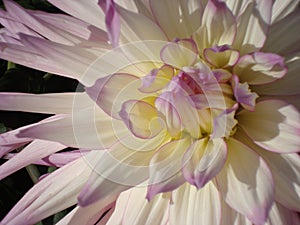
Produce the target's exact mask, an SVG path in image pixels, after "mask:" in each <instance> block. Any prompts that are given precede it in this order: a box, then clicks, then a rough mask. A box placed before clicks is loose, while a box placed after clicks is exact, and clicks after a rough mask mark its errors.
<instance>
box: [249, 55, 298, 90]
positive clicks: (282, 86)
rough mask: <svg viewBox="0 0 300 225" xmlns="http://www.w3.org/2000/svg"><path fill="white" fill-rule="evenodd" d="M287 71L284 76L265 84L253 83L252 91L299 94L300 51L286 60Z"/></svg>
mask: <svg viewBox="0 0 300 225" xmlns="http://www.w3.org/2000/svg"><path fill="white" fill-rule="evenodd" d="M286 67H287V68H288V69H287V73H286V75H285V76H284V77H282V78H281V79H279V80H276V81H275V82H272V83H269V84H266V85H255V86H253V87H251V88H252V90H253V91H255V92H257V93H258V94H261V95H286V96H287V95H298V94H300V88H299V85H298V84H299V82H300V76H299V69H300V52H297V53H295V55H294V56H293V57H292V58H291V59H290V60H288V61H287V62H286Z"/></svg>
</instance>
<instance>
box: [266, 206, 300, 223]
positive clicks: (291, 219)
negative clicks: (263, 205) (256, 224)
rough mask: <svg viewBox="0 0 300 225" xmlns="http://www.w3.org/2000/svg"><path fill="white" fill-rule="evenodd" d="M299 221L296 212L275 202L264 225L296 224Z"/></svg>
mask: <svg viewBox="0 0 300 225" xmlns="http://www.w3.org/2000/svg"><path fill="white" fill-rule="evenodd" d="M299 223H300V219H299V215H298V214H297V212H294V211H292V210H289V209H287V208H285V207H283V206H282V205H280V204H279V203H277V202H275V203H274V205H273V207H272V208H271V211H270V213H269V219H268V221H267V223H265V224H264V225H287V224H290V225H297V224H299Z"/></svg>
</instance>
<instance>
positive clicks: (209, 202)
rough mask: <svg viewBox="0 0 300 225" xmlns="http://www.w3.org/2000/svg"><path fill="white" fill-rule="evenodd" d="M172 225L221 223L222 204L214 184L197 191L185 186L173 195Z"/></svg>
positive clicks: (210, 183)
mask: <svg viewBox="0 0 300 225" xmlns="http://www.w3.org/2000/svg"><path fill="white" fill-rule="evenodd" d="M172 200H173V204H171V207H170V217H169V222H170V224H174V225H181V224H215V225H218V224H220V222H221V202H220V196H219V192H218V190H217V188H216V187H215V185H214V184H213V183H212V182H209V183H207V184H206V185H205V186H204V187H203V188H201V189H199V190H197V188H196V187H194V186H192V185H190V184H184V185H182V186H181V187H180V188H178V189H177V190H176V191H174V192H173V193H172Z"/></svg>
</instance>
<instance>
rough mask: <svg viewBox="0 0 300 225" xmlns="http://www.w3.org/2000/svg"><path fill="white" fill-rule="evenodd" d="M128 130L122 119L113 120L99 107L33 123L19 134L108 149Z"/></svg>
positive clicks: (75, 145)
mask: <svg viewBox="0 0 300 225" xmlns="http://www.w3.org/2000/svg"><path fill="white" fill-rule="evenodd" d="M124 132H125V133H124ZM126 133H127V134H128V133H129V132H128V129H127V128H126V126H125V125H123V123H122V121H116V120H115V121H114V122H112V120H111V118H110V117H109V116H107V115H106V114H105V113H104V112H103V111H102V110H100V109H99V108H95V109H94V108H89V109H85V110H82V111H78V112H74V115H64V116H62V117H61V118H57V119H56V120H53V121H49V122H45V123H37V124H33V125H32V126H30V127H28V128H25V129H21V130H20V132H19V134H18V137H21V138H24V137H26V138H37V139H43V140H49V141H54V142H60V143H63V144H64V145H66V146H69V147H75V148H87V149H105V148H106V147H108V146H111V145H112V144H113V143H115V142H116V141H117V139H118V137H122V136H124V135H125V134H126Z"/></svg>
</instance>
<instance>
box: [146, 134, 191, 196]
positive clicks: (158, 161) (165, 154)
mask: <svg viewBox="0 0 300 225" xmlns="http://www.w3.org/2000/svg"><path fill="white" fill-rule="evenodd" d="M190 144H191V140H190V138H188V137H184V138H182V139H179V140H175V141H172V142H169V143H167V144H165V145H163V146H162V147H161V148H160V149H159V150H158V151H157V153H156V154H155V155H154V156H153V158H152V159H151V163H150V178H149V182H148V191H147V199H148V200H151V199H152V198H153V197H154V196H155V195H156V194H159V193H162V192H169V191H173V190H174V189H176V188H178V187H179V186H180V185H182V184H183V183H184V182H185V179H184V177H183V175H182V173H181V169H182V163H181V162H182V157H183V155H184V152H185V151H186V150H187V149H188V147H189V146H190Z"/></svg>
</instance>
